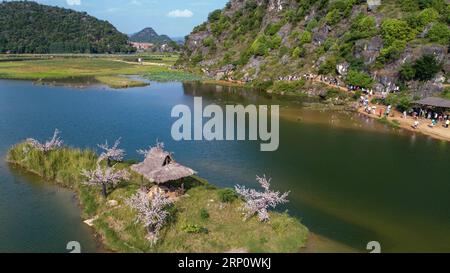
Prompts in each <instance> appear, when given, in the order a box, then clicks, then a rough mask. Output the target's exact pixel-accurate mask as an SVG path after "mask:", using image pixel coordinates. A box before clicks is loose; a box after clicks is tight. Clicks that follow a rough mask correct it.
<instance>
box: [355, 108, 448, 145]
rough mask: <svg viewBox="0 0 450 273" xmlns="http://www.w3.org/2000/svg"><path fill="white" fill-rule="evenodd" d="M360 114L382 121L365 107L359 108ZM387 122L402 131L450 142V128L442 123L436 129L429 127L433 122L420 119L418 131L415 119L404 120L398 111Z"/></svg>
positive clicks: (407, 118)
mask: <svg viewBox="0 0 450 273" xmlns="http://www.w3.org/2000/svg"><path fill="white" fill-rule="evenodd" d="M374 106H376V107H377V109H380V107H384V106H381V105H374ZM358 112H359V113H360V114H363V115H365V116H368V117H371V118H373V119H377V120H378V119H380V116H379V115H374V114H368V113H367V112H366V111H364V107H360V108H358ZM377 112H378V110H377ZM387 120H388V121H390V122H395V123H398V125H399V128H401V129H405V130H408V131H410V132H414V133H420V134H423V135H426V136H429V137H432V138H434V139H438V140H444V141H450V128H445V127H443V123H442V122H440V123H439V124H438V125H437V126H435V127H430V126H429V125H430V124H431V120H429V119H424V118H419V119H418V121H419V122H420V124H419V127H418V128H417V129H414V128H413V125H414V122H415V119H414V118H413V117H411V116H407V117H406V118H404V117H403V114H401V113H400V112H398V111H393V112H392V113H391V114H390V115H389V117H387Z"/></svg>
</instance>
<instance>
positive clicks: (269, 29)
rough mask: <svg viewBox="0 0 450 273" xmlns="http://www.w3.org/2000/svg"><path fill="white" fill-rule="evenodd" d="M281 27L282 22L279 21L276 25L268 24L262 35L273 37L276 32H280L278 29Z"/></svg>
mask: <svg viewBox="0 0 450 273" xmlns="http://www.w3.org/2000/svg"><path fill="white" fill-rule="evenodd" d="M283 25H284V22H283V21H280V22H278V23H276V24H269V25H267V27H266V30H265V31H264V33H265V34H266V35H269V36H272V35H275V34H277V32H278V31H280V28H281V27H282V26H283Z"/></svg>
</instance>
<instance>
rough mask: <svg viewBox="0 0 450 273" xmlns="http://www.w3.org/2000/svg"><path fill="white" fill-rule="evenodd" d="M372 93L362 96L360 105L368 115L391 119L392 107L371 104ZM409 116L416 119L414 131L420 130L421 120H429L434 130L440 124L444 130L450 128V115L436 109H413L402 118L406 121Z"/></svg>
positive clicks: (405, 112)
mask: <svg viewBox="0 0 450 273" xmlns="http://www.w3.org/2000/svg"><path fill="white" fill-rule="evenodd" d="M369 99H370V92H369V93H368V94H366V95H362V96H361V97H360V100H359V103H360V105H361V106H362V107H364V112H366V113H367V114H372V115H378V116H379V117H380V118H381V117H383V116H384V117H389V116H390V115H391V113H392V110H393V108H392V105H388V106H386V107H380V108H377V106H376V105H371V104H370V101H369ZM408 116H411V117H412V118H413V119H414V124H413V125H412V127H413V128H414V129H418V128H419V126H420V119H422V120H423V119H426V120H429V121H430V122H431V123H430V124H429V125H428V127H430V128H434V127H436V126H439V125H440V124H441V125H442V127H444V128H449V126H450V115H449V114H447V113H445V112H444V111H440V110H436V109H431V108H429V109H423V108H412V109H410V110H409V111H403V113H402V118H404V119H406V118H408Z"/></svg>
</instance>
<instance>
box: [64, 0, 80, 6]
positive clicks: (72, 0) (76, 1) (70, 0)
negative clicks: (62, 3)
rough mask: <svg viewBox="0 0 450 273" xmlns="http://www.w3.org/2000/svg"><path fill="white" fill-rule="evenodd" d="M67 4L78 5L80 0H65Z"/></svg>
mask: <svg viewBox="0 0 450 273" xmlns="http://www.w3.org/2000/svg"><path fill="white" fill-rule="evenodd" d="M66 2H67V5H69V6H80V5H81V0H66Z"/></svg>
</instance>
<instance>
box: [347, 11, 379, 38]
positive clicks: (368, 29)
mask: <svg viewBox="0 0 450 273" xmlns="http://www.w3.org/2000/svg"><path fill="white" fill-rule="evenodd" d="M376 25H377V23H376V20H375V17H373V16H366V15H364V14H359V15H358V16H357V17H356V19H355V21H354V23H353V24H352V27H351V34H352V35H351V36H352V37H354V39H355V40H357V39H365V38H368V37H372V36H374V35H375V34H376V32H377V28H376Z"/></svg>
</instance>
